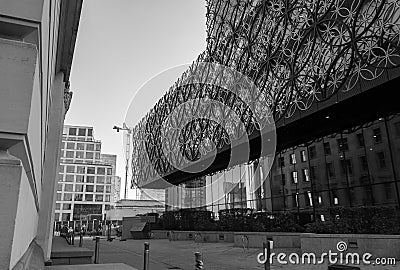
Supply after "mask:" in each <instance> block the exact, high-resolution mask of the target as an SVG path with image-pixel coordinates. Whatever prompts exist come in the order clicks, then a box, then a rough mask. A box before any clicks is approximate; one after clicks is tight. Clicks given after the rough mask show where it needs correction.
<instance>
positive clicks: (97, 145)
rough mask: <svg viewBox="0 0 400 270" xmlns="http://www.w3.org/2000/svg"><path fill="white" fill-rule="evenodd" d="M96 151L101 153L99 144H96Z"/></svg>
mask: <svg viewBox="0 0 400 270" xmlns="http://www.w3.org/2000/svg"><path fill="white" fill-rule="evenodd" d="M96 151H101V144H100V143H96Z"/></svg>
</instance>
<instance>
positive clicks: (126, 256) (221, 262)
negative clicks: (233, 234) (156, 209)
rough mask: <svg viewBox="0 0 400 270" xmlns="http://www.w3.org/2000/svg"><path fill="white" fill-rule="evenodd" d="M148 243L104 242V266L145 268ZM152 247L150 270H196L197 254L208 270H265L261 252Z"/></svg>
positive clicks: (305, 268) (160, 243)
mask: <svg viewBox="0 0 400 270" xmlns="http://www.w3.org/2000/svg"><path fill="white" fill-rule="evenodd" d="M145 242H146V241H145V240H127V241H119V240H118V239H115V240H114V241H112V242H108V241H106V240H105V239H102V240H101V241H100V263H125V264H127V265H130V266H133V267H134V268H138V269H142V268H143V246H144V243H145ZM147 242H149V243H150V270H166V269H176V270H179V269H184V270H193V269H194V265H195V262H194V253H195V252H197V251H198V252H201V253H202V254H203V260H204V269H205V270H228V269H230V270H231V269H238V270H240V269H245V270H251V269H264V266H263V265H260V264H259V263H258V262H257V254H259V253H260V252H261V249H246V250H244V249H243V248H239V247H234V246H233V244H231V243H194V242H193V241H174V242H170V241H168V240H148V241H147ZM84 246H85V247H87V248H89V249H94V241H93V240H91V238H90V239H89V238H86V239H85V241H84ZM283 251H284V252H285V253H292V252H297V253H299V252H300V251H299V250H290V249H285V250H282V249H274V250H273V252H276V253H279V252H283ZM397 265H398V266H372V265H371V266H361V267H360V268H361V269H362V270H372V269H376V270H393V269H400V262H397ZM327 268H328V267H327V264H324V265H302V266H299V265H273V266H272V267H271V269H273V270H278V269H285V270H286V269H287V270H320V269H321V270H327Z"/></svg>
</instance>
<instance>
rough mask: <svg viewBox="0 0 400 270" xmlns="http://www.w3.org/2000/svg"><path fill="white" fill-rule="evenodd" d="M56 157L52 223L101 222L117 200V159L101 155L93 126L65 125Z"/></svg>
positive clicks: (118, 185) (114, 156) (118, 181)
mask: <svg viewBox="0 0 400 270" xmlns="http://www.w3.org/2000/svg"><path fill="white" fill-rule="evenodd" d="M60 155H61V162H60V167H59V174H58V179H57V180H58V185H57V198H56V201H57V202H56V209H55V221H56V222H57V221H87V220H92V219H96V220H103V219H104V214H105V211H106V210H109V209H110V208H112V207H113V206H114V204H115V203H116V201H117V200H118V199H119V198H118V197H119V195H118V194H119V190H118V187H120V186H121V185H120V181H121V179H120V178H119V177H117V176H116V175H115V171H116V160H117V156H116V155H109V154H102V153H101V141H99V140H95V139H94V132H93V127H85V126H69V125H68V126H64V130H63V136H62V143H61V152H60ZM115 193H117V194H115Z"/></svg>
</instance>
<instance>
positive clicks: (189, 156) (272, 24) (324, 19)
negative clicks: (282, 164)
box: [132, 0, 400, 184]
mask: <svg viewBox="0 0 400 270" xmlns="http://www.w3.org/2000/svg"><path fill="white" fill-rule="evenodd" d="M207 32H208V33H207V48H206V49H205V51H204V52H203V53H202V54H201V55H200V56H199V57H198V59H197V60H196V61H195V62H194V63H193V64H192V65H191V66H190V67H189V69H188V70H187V71H186V72H185V73H183V74H182V76H181V77H180V78H179V79H178V81H177V82H176V83H175V85H173V86H172V87H171V88H170V89H169V91H168V92H167V93H166V94H165V95H164V96H163V97H162V98H161V99H160V100H159V102H157V104H156V105H155V106H154V108H153V109H152V110H151V111H150V112H149V113H148V114H147V115H146V116H145V117H144V118H143V119H142V121H141V122H140V123H139V124H137V125H136V126H135V128H134V132H133V140H134V145H133V149H134V153H133V155H132V174H133V178H132V181H134V182H135V183H139V184H140V183H141V184H143V183H147V182H148V181H149V180H151V179H154V178H156V177H159V176H161V177H165V176H166V175H169V174H171V173H172V172H173V171H174V170H176V169H177V168H180V169H183V168H185V169H187V165H188V164H189V163H191V162H195V161H197V160H199V159H200V158H201V157H204V156H207V155H212V154H210V153H212V152H213V151H216V150H218V149H221V148H222V147H224V146H225V145H230V144H235V143H236V140H237V139H238V138H242V137H241V134H244V131H246V132H245V133H246V134H247V135H248V136H249V137H251V136H253V135H255V134H256V133H255V132H256V131H257V130H262V129H263V125H265V124H266V123H268V122H269V121H270V119H274V120H275V122H278V121H283V120H284V119H287V118H291V117H293V115H295V114H296V113H297V112H299V111H306V110H309V109H310V108H311V107H312V106H314V105H315V107H317V105H316V104H318V103H321V102H324V101H326V100H328V99H331V98H334V97H335V96H337V95H338V93H343V92H349V91H360V89H362V88H363V87H365V85H367V86H368V85H369V83H368V81H373V80H377V79H379V80H381V79H383V80H384V79H385V78H386V77H387V76H388V74H387V72H388V70H389V69H393V68H398V67H399V66H400V38H399V36H400V1H398V0H352V1H350V0H262V1H260V0H208V1H207ZM204 63H209V64H204ZM221 66H222V67H224V68H220V67H221ZM224 70H225V71H226V72H227V73H226V74H227V76H225V75H224V74H225V73H224V72H225V71H224ZM235 74H239V77H235V76H236V75H235ZM210 75H211V76H210ZM237 78H240V80H239V81H238V83H236V81H237ZM199 82H201V83H199ZM216 82H217V83H216ZM219 83H221V85H219ZM230 84H231V86H232V87H231V88H229V87H228V88H227V87H226V86H230ZM243 84H245V85H247V86H249V85H250V84H252V85H254V87H245V88H244V87H243ZM227 89H228V90H229V91H227ZM209 100H213V102H212V103H211V102H210V103H209V102H208V101H209ZM261 101H262V102H261ZM208 103H209V104H208ZM211 104H212V105H211ZM210 112H212V113H211V114H210ZM233 112H235V113H233ZM202 113H204V114H205V115H206V117H205V118H204V119H203V118H202V117H201V114H202ZM208 116H209V117H211V118H208ZM235 117H236V118H235ZM216 120H218V121H216ZM219 120H221V121H219ZM239 120H240V121H239ZM229 121H231V122H230V123H229ZM238 123H240V124H239V125H236V124H238ZM163 125H164V127H162V126H163ZM171 137H173V138H174V139H173V140H172V139H171ZM214 156H215V155H214ZM260 156H262V155H261V154H260ZM255 158H257V157H255ZM253 159H254V157H253ZM210 162H211V161H210ZM230 165H232V164H230ZM199 170H200V171H201V168H196V169H195V171H197V172H198V171H199ZM210 173H214V172H210Z"/></svg>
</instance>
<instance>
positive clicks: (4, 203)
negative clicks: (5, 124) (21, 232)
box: [0, 149, 22, 269]
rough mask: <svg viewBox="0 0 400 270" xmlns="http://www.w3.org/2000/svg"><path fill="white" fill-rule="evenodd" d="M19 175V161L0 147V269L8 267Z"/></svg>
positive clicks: (20, 175)
mask: <svg viewBox="0 0 400 270" xmlns="http://www.w3.org/2000/svg"><path fill="white" fill-rule="evenodd" d="M21 177H22V166H21V161H20V160H19V159H17V158H15V157H14V156H11V155H9V153H8V151H7V150H4V149H0V180H1V188H0V205H1V207H0V228H1V233H0V269H9V268H10V259H11V253H12V246H13V237H14V230H15V219H16V216H17V209H18V198H19V192H20V184H21Z"/></svg>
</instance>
